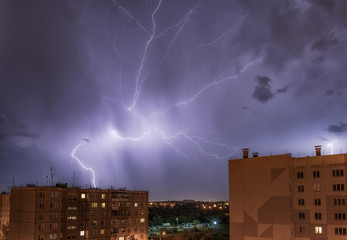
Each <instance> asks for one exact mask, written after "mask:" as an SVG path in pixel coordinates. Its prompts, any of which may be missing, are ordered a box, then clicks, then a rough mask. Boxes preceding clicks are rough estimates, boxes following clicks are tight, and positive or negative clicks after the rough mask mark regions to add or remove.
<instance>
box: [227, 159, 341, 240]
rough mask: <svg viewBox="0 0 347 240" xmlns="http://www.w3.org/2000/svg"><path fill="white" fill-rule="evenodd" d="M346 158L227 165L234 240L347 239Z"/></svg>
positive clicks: (230, 163)
mask: <svg viewBox="0 0 347 240" xmlns="http://www.w3.org/2000/svg"><path fill="white" fill-rule="evenodd" d="M346 164H347V154H337V155H327V156H314V157H304V158H293V157H291V156H290V155H289V154H284V155H276V156H266V157H253V158H243V159H236V160H229V198H230V239H235V240H241V239H242V240H243V239H283V240H284V239H303V240H304V239H346V238H347V235H346V228H347V216H346V215H347V211H346V210H347V208H346V204H347V199H346V187H347V185H346Z"/></svg>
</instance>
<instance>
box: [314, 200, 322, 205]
mask: <svg viewBox="0 0 347 240" xmlns="http://www.w3.org/2000/svg"><path fill="white" fill-rule="evenodd" d="M314 205H315V206H320V205H321V201H320V198H315V199H314Z"/></svg>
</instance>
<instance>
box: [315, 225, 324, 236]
mask: <svg viewBox="0 0 347 240" xmlns="http://www.w3.org/2000/svg"><path fill="white" fill-rule="evenodd" d="M314 233H315V234H322V233H323V228H322V227H317V226H315V227H314Z"/></svg>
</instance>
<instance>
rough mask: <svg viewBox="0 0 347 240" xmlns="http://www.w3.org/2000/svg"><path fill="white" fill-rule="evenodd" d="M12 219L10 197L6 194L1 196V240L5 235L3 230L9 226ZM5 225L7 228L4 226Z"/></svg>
mask: <svg viewBox="0 0 347 240" xmlns="http://www.w3.org/2000/svg"><path fill="white" fill-rule="evenodd" d="M9 219H10V195H9V194H7V193H6V192H3V193H1V194H0V239H1V238H2V237H3V235H4V233H3V231H2V230H4V229H5V226H8V223H9ZM4 225H5V226H4Z"/></svg>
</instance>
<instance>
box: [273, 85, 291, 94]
mask: <svg viewBox="0 0 347 240" xmlns="http://www.w3.org/2000/svg"><path fill="white" fill-rule="evenodd" d="M288 89H289V87H288V86H285V87H284V88H279V89H277V91H276V93H286V92H287V91H288Z"/></svg>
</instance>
